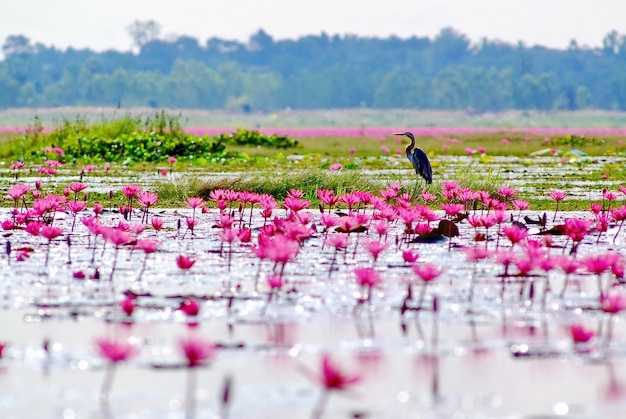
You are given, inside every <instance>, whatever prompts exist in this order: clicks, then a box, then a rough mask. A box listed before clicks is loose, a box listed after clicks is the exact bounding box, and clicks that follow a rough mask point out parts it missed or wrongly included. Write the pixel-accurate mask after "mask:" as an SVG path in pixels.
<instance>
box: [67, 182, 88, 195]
mask: <svg viewBox="0 0 626 419" xmlns="http://www.w3.org/2000/svg"><path fill="white" fill-rule="evenodd" d="M87 187H88V185H86V184H84V183H82V182H72V183H70V190H71V191H72V192H74V194H78V192H80V191H83V190H85V189H87Z"/></svg>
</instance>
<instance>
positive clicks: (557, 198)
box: [549, 190, 567, 222]
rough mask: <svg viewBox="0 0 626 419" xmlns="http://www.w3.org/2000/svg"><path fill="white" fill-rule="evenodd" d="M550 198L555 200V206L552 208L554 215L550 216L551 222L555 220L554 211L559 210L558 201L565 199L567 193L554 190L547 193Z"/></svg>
mask: <svg viewBox="0 0 626 419" xmlns="http://www.w3.org/2000/svg"><path fill="white" fill-rule="evenodd" d="M549 195H550V198H552V199H554V200H555V201H556V208H555V209H554V217H552V222H554V220H556V213H557V212H558V211H559V202H561V201H562V200H564V199H565V197H566V196H567V193H566V192H565V191H560V190H554V191H550V193H549Z"/></svg>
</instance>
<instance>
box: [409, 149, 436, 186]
mask: <svg viewBox="0 0 626 419" xmlns="http://www.w3.org/2000/svg"><path fill="white" fill-rule="evenodd" d="M408 154H409V155H408V157H409V160H410V161H411V164H412V165H413V168H414V169H415V172H416V173H417V174H418V175H420V176H421V177H423V178H424V179H426V182H427V183H432V181H433V169H432V168H431V167H430V161H429V160H428V156H427V155H426V153H424V151H423V150H422V149H421V148H414V149H413V152H412V153H408Z"/></svg>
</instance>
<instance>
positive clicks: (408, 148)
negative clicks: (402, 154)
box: [406, 137, 415, 153]
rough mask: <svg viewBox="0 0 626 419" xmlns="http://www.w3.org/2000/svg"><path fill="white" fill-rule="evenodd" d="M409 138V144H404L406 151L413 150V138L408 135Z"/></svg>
mask: <svg viewBox="0 0 626 419" xmlns="http://www.w3.org/2000/svg"><path fill="white" fill-rule="evenodd" d="M409 139H410V140H411V144H409V145H407V146H406V151H407V153H408V152H410V151H411V150H413V148H415V138H410V137H409Z"/></svg>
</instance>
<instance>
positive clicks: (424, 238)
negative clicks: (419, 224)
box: [411, 232, 447, 243]
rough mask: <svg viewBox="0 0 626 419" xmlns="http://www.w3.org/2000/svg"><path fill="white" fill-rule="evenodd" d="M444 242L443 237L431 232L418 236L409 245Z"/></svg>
mask: <svg viewBox="0 0 626 419" xmlns="http://www.w3.org/2000/svg"><path fill="white" fill-rule="evenodd" d="M446 240H447V239H446V238H445V236H442V235H441V234H439V233H435V232H432V233H427V234H420V235H419V236H417V237H416V238H414V239H413V240H411V243H439V242H443V241H446Z"/></svg>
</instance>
